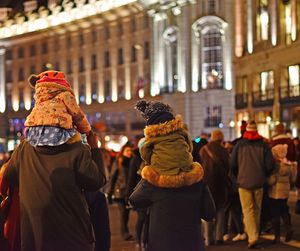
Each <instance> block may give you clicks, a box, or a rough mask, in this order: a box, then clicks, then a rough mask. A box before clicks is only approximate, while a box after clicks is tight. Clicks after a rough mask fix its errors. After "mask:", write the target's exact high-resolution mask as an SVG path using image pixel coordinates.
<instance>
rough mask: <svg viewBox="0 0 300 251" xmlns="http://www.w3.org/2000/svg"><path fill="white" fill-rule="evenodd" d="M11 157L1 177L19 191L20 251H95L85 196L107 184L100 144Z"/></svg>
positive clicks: (26, 148)
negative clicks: (98, 145) (84, 192)
mask: <svg viewBox="0 0 300 251" xmlns="http://www.w3.org/2000/svg"><path fill="white" fill-rule="evenodd" d="M88 143H89V145H90V147H89V146H88V145H85V144H82V143H81V139H80V137H79V141H77V142H75V143H72V144H68V143H65V144H63V145H59V146H51V147H50V146H37V147H33V146H32V145H31V144H29V143H28V142H27V141H23V142H21V144H20V145H19V146H18V147H17V148H16V150H15V151H14V153H13V155H12V157H11V161H10V162H9V167H8V168H7V171H6V173H5V175H4V178H5V179H7V180H8V181H9V183H10V185H11V186H13V187H15V186H19V195H20V212H21V250H22V251H53V250H55V251H65V250H72V251H93V250H94V242H95V238H94V233H93V228H92V224H91V220H90V214H89V211H88V206H87V202H86V200H85V197H84V194H83V190H86V191H96V190H98V189H99V188H100V187H102V186H103V185H104V184H105V175H104V170H103V162H102V157H101V153H100V152H99V149H98V148H97V144H98V138H97V136H96V135H95V134H93V133H92V132H91V133H90V135H89V136H88Z"/></svg>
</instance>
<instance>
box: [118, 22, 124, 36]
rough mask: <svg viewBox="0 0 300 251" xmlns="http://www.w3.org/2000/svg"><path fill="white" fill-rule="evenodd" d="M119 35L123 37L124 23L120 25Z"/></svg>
mask: <svg viewBox="0 0 300 251" xmlns="http://www.w3.org/2000/svg"><path fill="white" fill-rule="evenodd" d="M118 33H119V36H122V35H123V26H122V23H119V24H118Z"/></svg>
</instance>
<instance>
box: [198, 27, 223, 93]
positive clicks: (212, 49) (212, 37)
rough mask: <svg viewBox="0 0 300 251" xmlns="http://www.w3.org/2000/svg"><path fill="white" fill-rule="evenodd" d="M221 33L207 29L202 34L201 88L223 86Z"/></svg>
mask: <svg viewBox="0 0 300 251" xmlns="http://www.w3.org/2000/svg"><path fill="white" fill-rule="evenodd" d="M221 36H222V34H221V32H220V31H219V30H218V29H217V28H216V29H213V28H211V29H208V30H207V32H206V33H204V34H203V46H202V62H203V63H202V88H209V89H214V88H223V55H222V53H223V50H222V38H221Z"/></svg>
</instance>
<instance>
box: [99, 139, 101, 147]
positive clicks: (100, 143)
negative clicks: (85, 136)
mask: <svg viewBox="0 0 300 251" xmlns="http://www.w3.org/2000/svg"><path fill="white" fill-rule="evenodd" d="M100 147H101V141H100V140H98V148H100Z"/></svg>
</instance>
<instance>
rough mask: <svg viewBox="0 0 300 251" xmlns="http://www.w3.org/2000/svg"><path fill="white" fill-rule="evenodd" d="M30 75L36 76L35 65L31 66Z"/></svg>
mask: <svg viewBox="0 0 300 251" xmlns="http://www.w3.org/2000/svg"><path fill="white" fill-rule="evenodd" d="M30 74H36V70H35V65H31V66H30Z"/></svg>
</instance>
